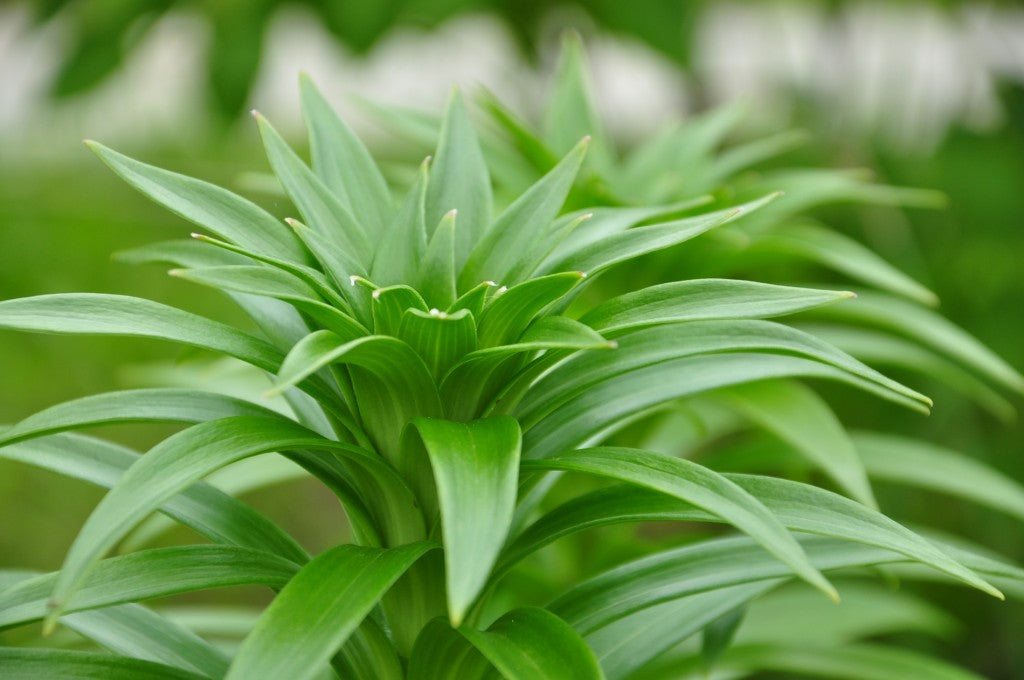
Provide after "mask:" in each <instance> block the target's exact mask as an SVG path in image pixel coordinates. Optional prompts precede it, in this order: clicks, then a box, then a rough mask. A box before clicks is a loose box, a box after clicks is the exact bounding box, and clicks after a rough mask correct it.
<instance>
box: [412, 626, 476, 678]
mask: <svg viewBox="0 0 1024 680" xmlns="http://www.w3.org/2000/svg"><path fill="white" fill-rule="evenodd" d="M492 673H493V668H492V666H491V664H490V662H489V661H488V660H487V659H486V658H484V656H483V654H481V653H480V652H479V651H478V650H477V649H476V648H475V647H474V646H473V645H472V644H470V642H469V640H467V639H466V638H465V637H463V636H462V635H460V634H459V633H458V632H457V631H456V630H455V629H454V628H452V627H451V626H450V625H449V624H448V620H447V619H443V618H436V619H433V620H432V621H430V622H429V623H428V624H427V625H426V626H424V627H423V630H422V631H420V634H419V636H418V637H417V638H416V644H415V645H414V646H413V648H412V655H411V656H410V657H409V674H408V677H407V680H485V678H486V677H487V676H489V675H491V674H492Z"/></svg>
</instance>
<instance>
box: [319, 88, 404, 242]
mask: <svg viewBox="0 0 1024 680" xmlns="http://www.w3.org/2000/svg"><path fill="white" fill-rule="evenodd" d="M299 90H300V92H301V97H302V115H303V116H304V117H305V119H306V128H307V129H308V130H309V147H310V153H311V155H312V157H313V172H314V173H316V175H317V176H318V177H319V178H320V179H321V180H322V181H323V183H324V184H325V185H326V186H327V187H329V188H330V190H331V191H332V192H333V193H334V195H335V196H337V197H338V198H339V200H341V202H342V205H344V206H345V207H346V208H347V209H348V210H349V212H351V213H352V214H353V215H359V216H361V218H362V219H363V220H364V221H365V223H366V231H367V233H368V234H371V235H376V236H382V235H384V233H385V229H386V227H387V225H388V222H389V220H390V218H391V213H392V211H391V194H390V193H389V192H388V186H387V183H386V182H385V181H384V177H383V175H381V174H380V170H379V169H378V168H377V164H376V163H375V162H374V161H373V158H372V157H371V156H370V152H369V151H367V150H366V146H364V145H363V143H362V142H361V141H360V140H359V137H357V136H356V135H355V133H353V132H352V130H351V129H350V128H349V127H348V125H346V124H345V123H344V121H342V120H341V118H339V117H338V115H337V114H336V113H335V112H334V110H333V109H332V108H331V106H330V105H329V104H328V103H327V101H326V100H325V99H324V97H323V95H322V94H321V93H320V91H319V90H318V89H317V87H316V85H314V84H313V80H312V79H311V78H310V77H309V76H308V75H307V74H301V75H300V76H299Z"/></svg>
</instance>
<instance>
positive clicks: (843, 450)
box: [720, 380, 878, 508]
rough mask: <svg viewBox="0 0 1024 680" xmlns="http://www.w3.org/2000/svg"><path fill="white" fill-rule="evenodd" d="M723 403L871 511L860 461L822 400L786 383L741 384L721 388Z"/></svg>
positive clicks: (870, 495)
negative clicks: (777, 439) (811, 465)
mask: <svg viewBox="0 0 1024 680" xmlns="http://www.w3.org/2000/svg"><path fill="white" fill-rule="evenodd" d="M720 394H722V395H723V396H724V398H725V401H726V402H727V403H728V404H730V405H731V406H733V407H734V408H735V409H737V410H738V411H739V412H740V413H742V414H743V415H744V416H746V417H747V418H749V419H750V420H751V421H753V422H754V423H756V424H758V425H759V426H761V427H763V428H764V429H766V430H768V431H769V432H771V433H772V434H774V435H775V436H776V437H778V438H779V439H781V440H783V441H784V442H786V443H787V444H789V445H790V446H792V447H793V449H794V450H795V451H796V452H797V453H799V454H800V455H801V456H803V457H804V458H806V459H807V460H808V461H809V462H810V463H811V464H813V465H814V466H816V467H818V468H820V469H821V470H823V471H824V472H825V473H826V474H827V475H828V476H829V477H831V478H832V480H833V481H835V482H836V484H838V485H839V486H840V487H841V488H842V489H843V490H845V491H846V493H848V494H849V495H850V496H851V497H852V498H854V499H856V500H858V501H860V502H861V503H863V504H864V505H867V506H869V507H872V508H877V507H878V504H877V503H876V502H875V497H874V494H873V493H872V491H871V484H870V483H869V482H868V475H867V472H866V471H865V469H864V463H863V462H862V461H861V459H860V456H858V453H857V449H856V448H854V445H853V442H852V441H850V437H849V435H847V433H846V430H845V429H844V428H843V425H842V423H840V422H839V419H838V418H837V417H836V415H835V414H834V413H833V412H832V409H830V408H829V406H828V404H827V403H826V402H825V400H824V399H822V398H821V397H819V396H818V395H817V394H816V393H815V392H814V391H813V390H811V389H809V388H807V387H805V386H804V385H801V384H800V383H797V382H793V381H790V380H771V381H766V382H760V383H747V384H745V385H737V386H735V387H730V388H727V389H726V390H723V391H722V392H721V393H720Z"/></svg>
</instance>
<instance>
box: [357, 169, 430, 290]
mask: <svg viewBox="0 0 1024 680" xmlns="http://www.w3.org/2000/svg"><path fill="white" fill-rule="evenodd" d="M429 166H430V158H429V157H428V158H427V159H425V160H424V161H423V163H422V164H421V165H420V169H419V172H418V173H417V175H416V181H415V183H414V184H413V186H412V188H410V189H409V193H408V195H407V197H406V199H405V201H403V203H402V206H401V208H400V209H399V211H398V213H397V214H396V215H395V217H394V219H392V220H391V223H390V224H389V226H388V230H387V232H386V233H385V236H384V237H383V242H384V243H387V244H388V247H387V248H377V249H376V253H375V256H374V258H373V265H372V266H371V267H370V278H372V279H373V280H374V281H378V282H380V283H381V284H383V285H386V286H391V285H397V284H400V283H407V282H409V281H412V280H413V277H414V276H415V274H416V272H418V271H419V268H420V263H421V262H422V261H423V256H424V254H425V253H426V252H427V226H426V221H425V219H426V218H425V217H424V215H425V210H426V208H425V204H426V200H427V183H428V177H429Z"/></svg>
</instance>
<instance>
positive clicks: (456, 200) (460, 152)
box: [425, 90, 491, 304]
mask: <svg viewBox="0 0 1024 680" xmlns="http://www.w3.org/2000/svg"><path fill="white" fill-rule="evenodd" d="M430 174H431V177H430V183H429V184H428V186H427V197H426V215H425V217H426V224H427V225H428V228H429V227H433V225H435V224H437V223H438V222H439V221H440V220H441V218H442V216H444V215H445V214H447V213H448V212H450V211H451V210H457V211H458V212H459V213H461V217H460V218H459V229H458V231H456V232H455V234H454V237H455V239H454V242H453V245H454V253H455V263H456V266H457V267H461V266H462V263H464V262H465V261H466V258H467V257H469V253H470V250H472V248H473V245H474V244H475V243H476V242H477V240H478V239H479V238H480V236H481V235H482V234H483V233H484V232H485V231H486V230H487V227H488V226H489V224H490V220H491V178H490V173H489V171H488V168H487V163H486V162H485V161H484V156H483V152H482V151H481V150H480V143H479V141H478V140H477V137H476V132H474V130H473V125H472V124H471V123H470V121H469V115H468V114H467V112H466V107H465V104H463V101H462V95H461V94H460V93H459V91H458V90H454V91H453V92H452V94H451V97H450V98H449V99H448V109H447V111H446V112H445V117H444V123H443V124H442V125H441V138H440V140H439V141H438V143H437V155H436V156H435V158H434V163H433V167H432V169H431V173H430ZM445 304H447V303H445Z"/></svg>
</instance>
